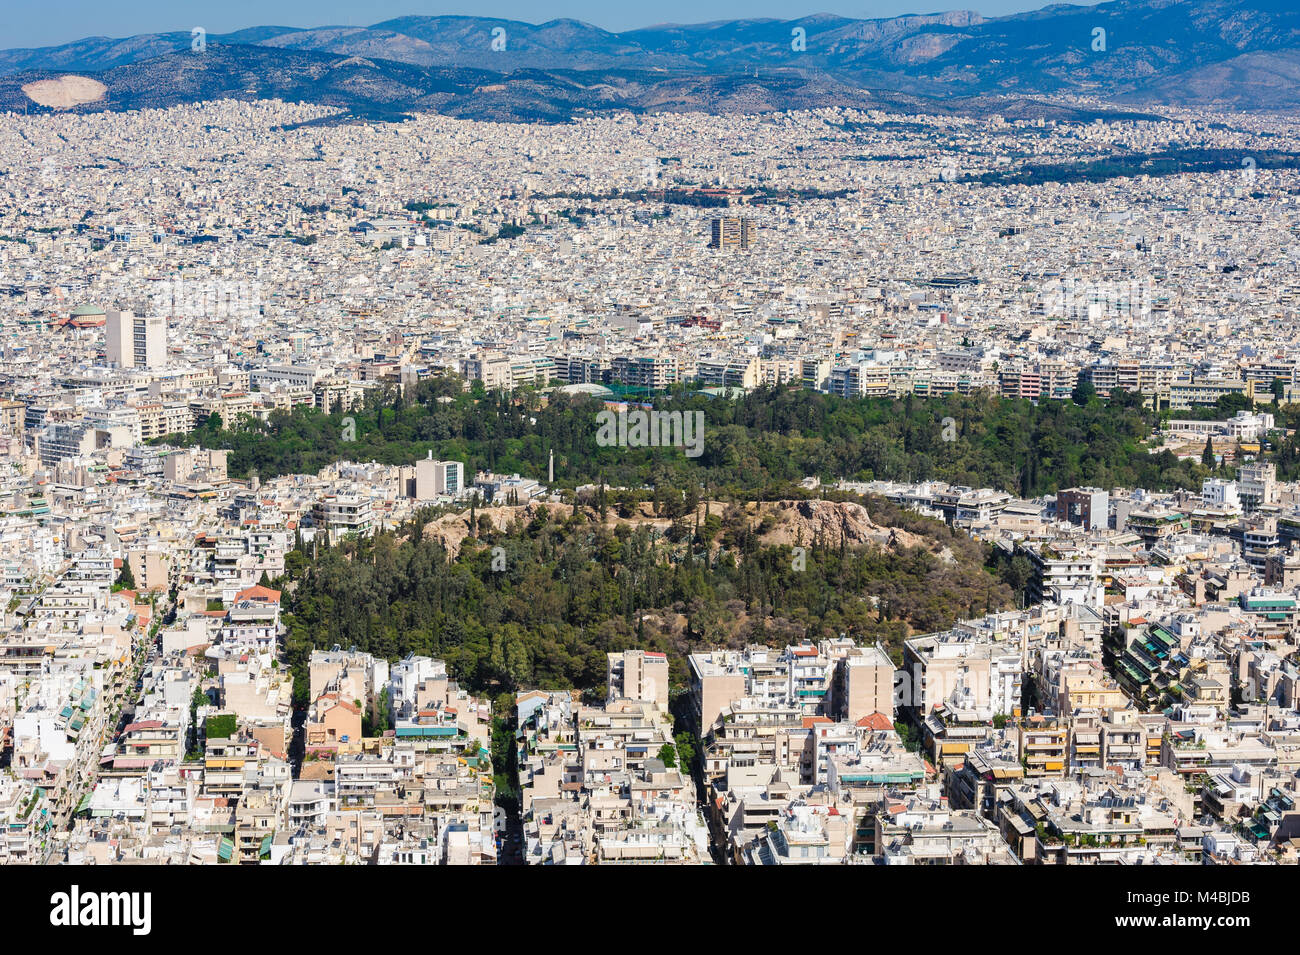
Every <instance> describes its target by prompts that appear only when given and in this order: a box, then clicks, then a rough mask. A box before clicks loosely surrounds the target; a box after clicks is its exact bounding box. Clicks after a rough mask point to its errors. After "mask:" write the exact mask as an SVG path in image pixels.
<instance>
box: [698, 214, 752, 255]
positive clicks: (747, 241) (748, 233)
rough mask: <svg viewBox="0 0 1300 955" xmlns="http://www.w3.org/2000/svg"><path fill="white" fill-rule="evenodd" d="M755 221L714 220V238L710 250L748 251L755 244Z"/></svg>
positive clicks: (730, 218)
mask: <svg viewBox="0 0 1300 955" xmlns="http://www.w3.org/2000/svg"><path fill="white" fill-rule="evenodd" d="M756 231H757V230H756V229H755V228H754V220H753V219H739V218H735V217H733V216H724V217H723V218H721V219H714V220H713V237H712V238H711V239H710V240H709V248H710V249H748V248H750V247H751V246H752V245H753V244H754V233H755V232H756Z"/></svg>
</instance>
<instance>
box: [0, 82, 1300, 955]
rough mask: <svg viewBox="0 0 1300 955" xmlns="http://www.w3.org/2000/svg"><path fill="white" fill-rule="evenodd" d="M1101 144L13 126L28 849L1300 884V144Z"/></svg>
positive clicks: (1061, 137) (899, 121) (23, 783)
mask: <svg viewBox="0 0 1300 955" xmlns="http://www.w3.org/2000/svg"><path fill="white" fill-rule="evenodd" d="M1042 102H1043V103H1045V104H1047V105H1050V107H1051V109H1050V110H1049V111H1047V112H1045V113H1042V114H1040V115H1037V116H1031V115H1026V114H1025V113H1024V111H1023V110H1021V109H1019V108H1018V107H1016V106H1015V105H1014V104H1012V103H1010V101H1008V104H1007V105H1008V109H1007V111H1006V112H1005V113H996V112H984V113H980V112H978V111H976V112H970V113H963V114H942V115H941V114H937V113H936V114H929V113H925V112H923V111H906V112H905V111H891V110H889V109H867V108H853V107H847V106H826V107H819V108H789V109H784V108H783V109H773V110H764V111H716V112H695V111H681V112H667V111H663V112H649V111H647V112H640V113H638V112H633V111H626V110H621V109H618V110H611V111H608V112H603V113H595V112H591V113H585V114H583V115H579V116H575V117H574V118H572V119H571V120H568V121H566V122H556V123H507V122H490V121H484V120H478V119H467V118H460V117H456V116H450V115H440V114H438V113H436V112H413V113H411V114H410V115H408V116H405V117H404V118H403V119H401V120H400V121H367V120H364V119H359V118H357V117H355V116H352V115H350V114H349V113H348V111H347V110H346V109H344V108H342V107H339V106H332V105H319V104H314V103H308V102H287V101H282V100H279V99H257V100H236V99H229V98H223V99H217V100H209V101H202V102H193V103H180V104H177V105H171V106H166V107H162V108H149V109H129V110H120V111H119V110H105V111H81V110H75V109H62V108H59V109H46V110H43V111H39V112H33V113H30V114H28V113H25V112H24V111H13V110H11V111H9V112H6V113H4V114H2V115H0V338H2V342H3V344H2V347H3V357H2V359H0V863H5V864H42V865H55V864H70V865H79V866H80V865H126V864H146V865H222V864H231V865H234V864H245V865H254V866H255V865H259V864H260V865H262V866H281V865H298V866H303V865H342V864H358V865H372V866H397V865H412V864H426V865H593V864H596V865H632V864H641V865H709V866H729V865H741V866H749V865H754V866H757V865H764V866H774V865H856V866H876V865H893V866H933V865H1001V866H1009V867H1023V866H1032V865H1052V866H1090V865H1098V864H1111V865H1125V866H1130V867H1131V866H1177V867H1180V871H1181V869H1184V868H1193V867H1195V868H1205V867H1235V866H1242V865H1249V866H1252V867H1261V868H1266V867H1270V866H1277V865H1295V864H1297V863H1298V862H1300V810H1298V809H1297V807H1296V800H1297V798H1298V794H1300V651H1298V649H1297V647H1298V644H1300V436H1298V435H1297V431H1296V428H1297V426H1300V244H1298V243H1297V236H1300V122H1297V120H1296V118H1295V116H1294V114H1293V113H1288V112H1286V111H1261V110H1235V109H1232V108H1231V107H1230V106H1228V105H1217V106H1213V107H1208V106H1197V107H1189V106H1179V105H1169V104H1153V103H1144V104H1142V105H1141V107H1140V108H1138V107H1133V108H1131V109H1130V108H1128V107H1126V108H1125V109H1123V110H1120V109H1117V108H1115V107H1113V106H1112V105H1111V104H1109V103H1108V102H1107V101H1106V100H1105V99H1104V98H1102V97H1093V96H1086V95H1081V94H1079V93H1077V92H1068V93H1067V92H1061V93H1058V94H1053V95H1048V96H1044V97H1042ZM1164 871H1171V870H1164ZM1223 871H1228V870H1226V869H1225V870H1223ZM1046 884H1047V883H1044V885H1046ZM1140 884H1142V883H1137V882H1133V883H1131V885H1130V883H1125V888H1130V887H1132V888H1136V887H1137V886H1138V885H1140ZM967 885H968V883H960V888H965V887H966V886H967ZM955 887H956V886H955ZM76 889H77V886H75V885H73V886H72V890H73V892H72V895H71V898H72V900H73V901H72V903H71V905H72V907H73V908H76V906H77V904H78V903H77V902H76V900H77V898H78V896H77V894H76ZM1048 891H1050V890H1048ZM65 901H66V900H65ZM1130 901H1134V900H1130ZM1136 901H1140V902H1142V903H1149V904H1157V905H1158V904H1159V902H1158V901H1157V902H1154V903H1152V902H1151V900H1150V899H1149V898H1147V897H1145V896H1144V897H1142V898H1141V899H1138V900H1136ZM52 903H53V900H52ZM57 904H62V903H57ZM92 908H93V906H92ZM1115 911H1119V909H1118V908H1116V909H1115ZM1104 914H1105V915H1107V916H1109V915H1110V914H1112V913H1111V912H1110V911H1109V910H1107V911H1106V912H1105V913H1104ZM51 921H52V924H69V923H66V922H63V923H59V922H55V921H54V916H51ZM70 924H74V925H75V924H78V923H77V922H76V921H75V917H74V921H72V922H71V923H70ZM81 924H107V923H105V922H93V923H86V922H82V923H81ZM113 924H118V923H113ZM1117 924H1119V923H1117ZM1150 924H1154V923H1150ZM1179 924H1181V923H1179ZM1191 924H1192V925H1193V926H1195V925H1197V924H1198V923H1195V922H1193V923H1191ZM1205 924H1206V926H1207V927H1208V926H1209V924H1210V923H1209V922H1208V921H1207V922H1206V923H1205ZM1215 924H1231V923H1222V922H1220V923H1215ZM1243 924H1249V921H1248V920H1247V921H1246V922H1245V923H1243ZM146 932H147V929H146ZM137 934H139V933H137Z"/></svg>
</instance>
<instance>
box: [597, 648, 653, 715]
mask: <svg viewBox="0 0 1300 955" xmlns="http://www.w3.org/2000/svg"><path fill="white" fill-rule="evenodd" d="M606 660H607V663H608V667H607V670H606V677H607V681H608V685H609V699H610V700H638V701H640V702H642V703H653V704H655V706H657V707H659V709H661V710H663V711H664V712H665V713H666V712H668V657H666V656H665V655H664V654H662V653H652V652H650V651H647V650H624V651H623V652H622V653H609V654H606Z"/></svg>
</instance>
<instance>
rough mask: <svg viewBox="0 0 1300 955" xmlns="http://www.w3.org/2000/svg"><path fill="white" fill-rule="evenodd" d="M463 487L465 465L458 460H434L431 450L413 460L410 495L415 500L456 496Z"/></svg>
mask: <svg viewBox="0 0 1300 955" xmlns="http://www.w3.org/2000/svg"><path fill="white" fill-rule="evenodd" d="M464 489H465V465H464V464H462V463H461V462H459V461H435V460H434V459H433V452H432V451H430V452H429V456H428V457H427V458H424V459H422V460H420V461H416V462H415V482H414V488H413V490H412V493H411V497H414V498H415V499H416V500H417V501H431V500H433V499H434V498H437V497H442V496H444V495H446V496H448V497H458V496H459V495H460V493H461V491H463V490H464Z"/></svg>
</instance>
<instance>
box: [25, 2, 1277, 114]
mask: <svg viewBox="0 0 1300 955" xmlns="http://www.w3.org/2000/svg"><path fill="white" fill-rule="evenodd" d="M203 41H204V42H203V46H204V49H203V50H202V51H199V52H196V51H195V50H194V49H192V46H193V38H192V37H191V34H190V33H187V32H176V33H160V34H142V35H138V36H133V37H126V38H122V39H109V38H105V37H90V38H86V39H83V40H78V41H76V42H74V43H68V44H63V45H61V46H55V47H45V48H41V49H15V50H3V51H0V108H6V109H23V108H28V109H32V108H38V107H36V106H35V104H34V103H33V102H32V101H31V98H30V97H29V96H27V95H26V94H24V93H23V92H22V87H23V86H24V85H26V84H29V83H31V82H33V81H36V80H41V79H50V78H57V77H58V76H60V75H62V74H68V73H75V74H78V75H84V76H89V77H92V78H94V79H95V80H97V81H99V82H100V83H103V84H104V86H105V87H106V89H107V92H106V94H105V95H104V97H103V98H102V99H101V100H99V101H97V102H94V103H86V104H83V105H80V106H77V107H75V108H77V109H80V110H91V109H131V108H139V107H142V106H155V105H156V106H162V105H170V104H173V103H179V102H194V101H198V100H203V99H214V98H219V97H224V96H235V97H237V98H244V99H249V98H267V97H272V96H279V97H281V98H286V99H302V100H308V101H314V102H322V103H330V104H336V105H340V106H346V107H348V108H350V109H355V110H360V111H363V112H374V111H376V110H378V111H381V112H398V113H400V112H403V111H419V110H437V111H439V112H451V113H452V114H453V115H464V116H474V117H479V118H502V119H522V120H529V119H540V120H560V119H565V118H568V117H569V116H572V115H573V114H574V113H575V112H580V111H582V110H592V111H602V110H608V109H631V110H634V111H646V110H657V109H706V110H719V111H726V110H752V109H784V108H792V107H812V106H824V105H872V104H876V105H882V106H887V105H889V104H891V103H895V104H911V105H912V106H913V107H916V108H920V107H922V106H924V107H925V108H926V109H928V110H930V111H941V112H942V111H944V109H945V107H943V106H942V105H941V104H945V103H946V104H948V106H947V107H946V108H948V109H961V108H963V104H969V103H971V102H978V101H982V100H986V99H987V98H989V97H998V98H1003V97H1011V98H1013V99H1014V100H1015V101H1016V102H1018V103H1021V104H1022V105H1023V106H1024V107H1025V108H1030V109H1048V108H1049V107H1047V106H1039V107H1030V106H1028V101H1029V100H1033V99H1034V98H1041V97H1044V96H1051V95H1054V94H1071V93H1073V94H1088V95H1094V96H1097V97H1100V98H1102V99H1106V100H1110V101H1113V102H1117V103H1129V104H1134V105H1140V104H1168V105H1210V104H1219V105H1224V106H1232V107H1237V108H1244V109H1288V108H1292V107H1295V106H1297V105H1300V84H1297V83H1296V79H1297V78H1300V9H1297V8H1295V7H1293V6H1292V4H1291V3H1288V2H1284V0H1112V2H1108V3H1103V4H1100V5H1097V6H1073V5H1067V4H1056V5H1053V6H1049V7H1045V8H1043V9H1041V10H1037V11H1033V12H1030V13H1024V14H1017V15H1014V16H1007V17H997V18H985V17H982V16H980V15H979V14H978V13H975V12H972V11H965V10H963V11H952V12H947V13H935V14H924V15H908V16H900V17H891V18H886V19H876V20H855V19H849V18H846V17H839V16H831V15H827V14H819V15H815V16H809V17H802V18H799V19H796V20H788V21H782V20H770V19H754V20H728V21H720V22H715V23H700V24H686V25H678V24H666V25H657V26H650V27H645V28H642V29H637V30H630V31H626V32H622V33H612V32H609V31H606V30H602V29H600V28H599V27H595V26H592V25H591V24H587V23H583V22H580V21H577V20H570V19H560V20H550V21H547V22H545V23H541V24H530V23H524V22H521V21H515V20H502V19H493V18H487V17H464V16H430V17H423V16H407V17H398V18H395V19H391V20H386V21H383V22H380V23H376V24H373V25H372V26H368V27H350V26H330V27H317V28H311V29H300V28H296V27H285V26H258V27H251V28H248V29H245V30H240V31H237V32H235V33H230V34H224V35H222V34H210V35H206V36H205V37H204V38H203ZM358 58H359V59H358ZM484 87H487V89H484Z"/></svg>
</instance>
